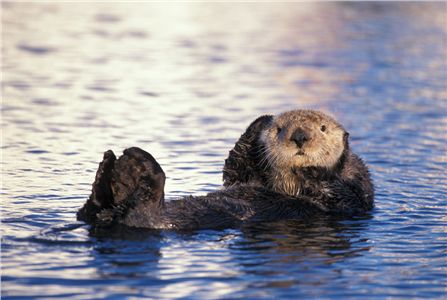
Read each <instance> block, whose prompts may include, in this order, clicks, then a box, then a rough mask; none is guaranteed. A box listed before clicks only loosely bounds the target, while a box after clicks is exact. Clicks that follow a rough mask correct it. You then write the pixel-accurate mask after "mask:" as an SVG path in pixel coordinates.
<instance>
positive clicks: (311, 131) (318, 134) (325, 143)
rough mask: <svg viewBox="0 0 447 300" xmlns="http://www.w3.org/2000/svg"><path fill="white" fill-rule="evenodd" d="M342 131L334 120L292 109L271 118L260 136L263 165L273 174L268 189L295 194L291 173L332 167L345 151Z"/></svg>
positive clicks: (294, 178)
mask: <svg viewBox="0 0 447 300" xmlns="http://www.w3.org/2000/svg"><path fill="white" fill-rule="evenodd" d="M345 132H346V131H345V129H344V128H343V127H342V126H341V125H340V124H339V123H338V122H337V121H335V120H334V119H333V118H331V117H329V116H327V115H325V114H323V113H321V112H317V111H312V110H293V111H289V112H285V113H282V114H280V115H278V116H276V117H274V119H273V121H272V124H271V125H270V126H269V127H268V128H266V129H265V130H264V131H263V132H262V133H261V137H260V138H261V142H262V143H263V144H264V145H265V146H266V149H265V156H264V159H265V164H267V165H268V166H269V167H270V170H271V172H272V174H271V176H269V179H270V180H271V182H270V188H272V189H274V190H276V191H279V192H285V193H287V194H290V195H296V194H298V193H299V186H300V185H299V183H297V182H296V176H294V172H293V170H296V169H298V168H304V167H323V168H328V169H330V168H332V167H333V166H335V164H336V163H337V162H338V160H339V159H340V156H341V155H342V153H343V150H344V141H343V139H344V134H345ZM297 137H298V138H297Z"/></svg>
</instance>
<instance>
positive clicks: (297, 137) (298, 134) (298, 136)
mask: <svg viewBox="0 0 447 300" xmlns="http://www.w3.org/2000/svg"><path fill="white" fill-rule="evenodd" d="M290 140H291V141H293V142H295V144H296V145H297V146H298V148H301V147H303V145H304V143H305V142H307V141H308V140H309V137H308V135H307V134H306V132H304V131H303V130H302V129H300V128H298V129H297V130H295V132H294V133H293V134H292V136H291V137H290Z"/></svg>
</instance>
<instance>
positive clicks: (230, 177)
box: [77, 110, 374, 230]
mask: <svg viewBox="0 0 447 300" xmlns="http://www.w3.org/2000/svg"><path fill="white" fill-rule="evenodd" d="M348 137H349V135H348V133H347V132H346V130H345V129H344V128H343V127H342V126H341V125H340V124H339V123H338V122H337V121H335V120H334V119H333V118H331V117H329V116H327V115H325V114H323V113H321V112H318V111H313V110H294V111H289V112H285V113H283V114H280V115H278V116H271V115H267V116H261V117H259V118H258V119H256V120H255V121H254V122H253V123H252V124H251V125H250V126H249V127H248V128H247V130H246V132H245V133H244V134H243V135H242V136H241V137H240V139H239V140H238V141H237V143H236V145H235V146H234V148H233V149H232V150H231V151H230V153H229V156H228V158H227V159H226V160H225V166H224V169H223V179H224V188H223V189H221V190H218V191H216V192H212V193H209V194H207V195H206V196H194V197H193V196H190V197H185V198H182V199H179V200H174V201H169V202H165V201H164V184H165V179H166V177H165V174H164V172H163V170H162V168H161V167H160V165H159V164H158V163H157V161H156V160H155V159H154V158H153V157H152V155H150V154H149V153H147V152H145V151H143V150H141V149H139V148H136V147H133V148H129V149H126V150H124V153H123V155H122V156H121V157H120V158H118V159H117V158H116V156H115V155H114V153H113V152H112V151H111V150H109V151H107V152H105V154H104V158H103V161H102V162H101V163H100V165H99V168H98V171H97V174H96V178H95V181H94V183H93V188H92V194H91V195H90V198H89V199H88V201H87V202H86V203H85V205H84V206H83V207H82V208H81V209H80V210H79V212H78V215H77V216H78V219H79V220H83V221H85V222H87V223H89V224H92V225H94V226H110V225H112V224H124V225H127V226H131V227H144V228H154V229H176V230H190V229H206V228H227V227H236V226H239V225H241V224H242V223H244V222H247V221H256V220H260V221H275V220H281V219H302V218H309V217H316V216H324V215H332V214H336V215H345V216H352V215H355V214H361V213H364V212H366V211H367V210H369V209H371V208H372V206H373V197H374V190H373V185H372V182H371V179H370V175H369V172H368V169H367V167H366V166H365V164H364V163H363V162H362V160H361V159H360V158H359V157H358V156H357V155H356V154H354V153H352V152H351V150H350V148H349V143H348Z"/></svg>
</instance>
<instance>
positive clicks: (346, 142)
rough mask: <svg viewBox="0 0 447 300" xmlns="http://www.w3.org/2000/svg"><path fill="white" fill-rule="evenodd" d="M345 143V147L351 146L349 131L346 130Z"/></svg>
mask: <svg viewBox="0 0 447 300" xmlns="http://www.w3.org/2000/svg"><path fill="white" fill-rule="evenodd" d="M343 144H345V149H348V147H349V132H347V131H345V133H344V134H343Z"/></svg>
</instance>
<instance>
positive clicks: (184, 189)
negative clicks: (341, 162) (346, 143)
mask: <svg viewBox="0 0 447 300" xmlns="http://www.w3.org/2000/svg"><path fill="white" fill-rule="evenodd" d="M446 10H447V4H446V3H445V2H444V3H411V4H408V3H406V4H405V3H391V4H390V3H380V4H374V3H363V4H362V3H321V4H310V3H308V4H291V3H289V4H275V5H273V4H254V3H252V4H244V5H243V4H231V5H225V4H223V3H219V4H214V5H206V4H199V3H197V4H192V3H190V4H175V5H161V4H151V5H149V4H141V3H140V4H137V3H134V4H120V3H114V4H106V3H95V4H87V3H82V4H76V3H59V4H57V3H47V4H44V3H41V4H30V3H26V4H25V3H22V4H20V3H15V4H13V3H11V2H9V3H8V2H2V14H3V21H2V22H3V24H2V25H3V48H2V53H3V58H2V64H3V66H2V69H3V82H2V92H3V104H2V120H1V123H2V133H3V143H2V155H3V161H2V175H3V176H2V177H3V178H2V180H3V188H2V226H1V231H2V245H1V246H2V286H1V287H2V292H1V295H2V297H3V298H5V299H7V298H15V297H17V298H21V299H23V298H27V297H29V298H34V297H38V296H41V297H43V298H46V297H48V298H51V297H64V298H70V299H81V298H82V299H85V298H89V297H92V296H94V297H98V298H103V297H143V298H154V299H161V298H177V297H186V298H244V299H247V298H298V297H299V298H314V297H315V298H341V299H346V298H355V299H359V298H367V299H370V298H387V297H392V298H402V299H408V298H410V297H414V298H443V297H445V296H446V294H447V280H446V278H447V258H446V257H447V214H446V213H447V200H446V198H447V197H446V194H447V172H446V166H447V157H446V153H447V134H446V132H447V54H446V53H447V52H446V49H447V14H446ZM303 107H311V108H317V109H321V110H324V111H327V112H330V113H331V114H333V115H334V116H336V117H337V118H338V119H339V120H340V121H341V122H342V123H343V124H344V125H345V127H346V128H347V129H348V130H349V131H350V133H351V137H352V142H351V144H352V147H353V148H354V150H355V151H356V152H358V153H359V154H360V155H361V156H362V157H363V158H364V159H365V160H366V162H367V163H368V164H369V166H370V168H371V171H372V174H373V178H374V181H375V185H376V188H377V194H376V208H375V209H374V211H373V212H372V213H371V214H370V215H369V216H367V217H365V218H360V219H359V218H356V219H350V220H337V219H327V220H315V221H314V222H311V223H306V222H299V221H287V222H277V223H269V224H258V225H256V226H253V227H246V228H243V229H241V230H223V231H212V230H210V231H197V232H191V233H187V234H186V233H175V232H147V231H140V230H131V231H128V232H117V233H114V234H113V235H111V234H108V233H106V232H104V233H98V234H97V235H95V236H90V235H89V232H88V227H87V226H85V225H84V224H82V223H79V222H76V219H75V213H76V211H77V209H78V208H79V207H81V205H82V204H83V203H84V201H85V199H86V198H87V197H88V195H89V192H90V187H91V183H92V181H93V179H94V174H95V171H96V168H97V165H98V161H99V160H100V158H101V156H102V152H103V151H104V150H106V149H109V148H111V149H114V150H115V151H116V152H118V153H119V151H121V149H123V148H125V147H128V146H133V145H136V146H140V147H142V148H144V149H146V150H148V151H150V152H151V153H152V154H153V155H154V156H155V157H156V158H157V159H158V160H159V162H160V163H161V165H162V166H163V168H164V170H165V172H166V174H167V177H168V180H167V186H166V192H167V197H168V198H169V199H174V198H176V197H178V196H181V195H188V194H196V195H197V194H204V193H206V192H208V191H211V190H215V189H217V188H219V187H220V186H221V169H222V166H223V162H224V159H225V157H226V155H227V154H228V150H230V149H231V148H232V146H233V144H234V142H235V141H236V139H237V138H238V137H239V135H240V134H241V133H242V132H243V131H244V129H245V127H246V126H247V125H248V124H249V123H250V121H251V120H253V119H255V118H256V117H257V116H259V115H261V114H264V113H279V112H281V111H284V110H289V109H292V108H303Z"/></svg>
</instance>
